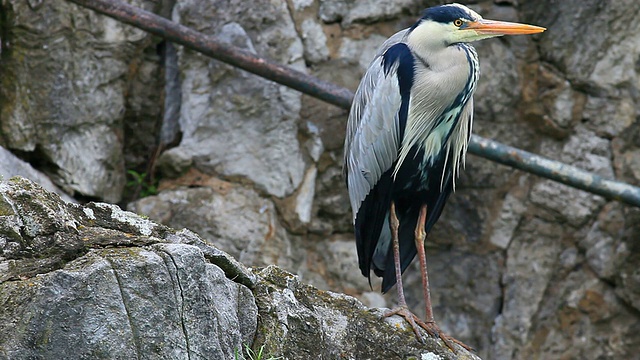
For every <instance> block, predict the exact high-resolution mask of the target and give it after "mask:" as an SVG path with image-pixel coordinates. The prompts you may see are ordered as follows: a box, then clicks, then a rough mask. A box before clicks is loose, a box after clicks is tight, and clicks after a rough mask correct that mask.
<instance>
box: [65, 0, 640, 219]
mask: <svg viewBox="0 0 640 360" xmlns="http://www.w3.org/2000/svg"><path fill="white" fill-rule="evenodd" d="M69 1H71V2H74V3H76V4H78V5H80V6H83V7H86V8H89V9H92V10H94V11H97V12H99V13H101V14H104V15H107V16H109V17H112V18H114V19H117V20H119V21H122V22H124V23H127V24H129V25H133V26H135V27H137V28H140V29H142V30H145V31H147V32H150V33H152V34H154V35H157V36H160V37H162V38H165V39H166V40H168V41H171V42H174V43H177V44H180V45H183V46H185V47H187V48H189V49H192V50H195V51H198V52H201V53H203V54H205V55H207V56H210V57H212V58H214V59H217V60H220V61H222V62H225V63H227V64H230V65H233V66H236V67H239V68H241V69H243V70H246V71H248V72H251V73H253V74H256V75H258V76H261V77H264V78H266V79H269V80H272V81H275V82H277V83H279V84H282V85H285V86H288V87H290V88H293V89H295V90H298V91H300V92H302V93H305V94H307V95H310V96H313V97H315V98H318V99H320V100H323V101H326V102H328V103H330V104H333V105H336V106H338V107H341V108H343V109H349V107H350V106H351V100H352V99H353V93H352V92H351V91H350V90H349V89H346V88H342V87H339V86H336V85H334V84H331V83H329V82H326V81H323V80H320V79H318V78H316V77H313V76H310V75H307V74H305V73H302V72H300V71H297V70H293V69H291V68H289V67H286V66H283V65H280V64H277V63H274V62H272V61H269V60H266V59H263V58H260V57H258V56H256V55H255V54H253V53H250V52H248V51H245V50H242V49H238V48H236V47H234V46H232V45H229V44H226V43H223V42H221V41H219V40H217V39H216V38H214V37H211V36H207V35H204V34H202V33H199V32H197V31H195V30H193V29H190V28H188V27H186V26H183V25H180V24H177V23H174V22H172V21H169V20H167V19H165V18H163V17H161V16H158V15H156V14H153V13H151V12H148V11H146V10H143V9H140V8H136V7H134V6H131V5H129V4H126V3H123V2H121V1H117V0H69ZM469 153H471V154H474V155H477V156H480V157H483V158H485V159H489V160H491V161H496V162H498V163H501V164H504V165H508V166H511V167H514V168H517V169H520V170H523V171H526V172H530V173H532V174H535V175H538V176H541V177H545V178H547V179H551V180H554V181H557V182H560V183H563V184H566V185H569V186H573V187H575V188H578V189H582V190H585V191H588V192H591V193H594V194H598V195H602V196H604V197H606V198H609V199H613V200H618V201H621V202H624V203H627V204H630V205H633V206H638V207H640V188H638V187H635V186H632V185H629V184H626V183H623V182H619V181H615V180H608V179H604V178H602V177H601V176H598V175H596V174H593V173H590V172H587V171H584V170H581V169H579V168H577V167H575V166H571V165H567V164H563V163H561V162H559V161H555V160H551V159H548V158H545V157H542V156H539V155H535V154H532V153H529V152H526V151H523V150H520V149H516V148H513V147H510V146H507V145H504V144H501V143H499V142H496V141H493V140H489V139H485V138H482V137H480V136H477V135H473V136H472V137H471V142H470V143H469Z"/></svg>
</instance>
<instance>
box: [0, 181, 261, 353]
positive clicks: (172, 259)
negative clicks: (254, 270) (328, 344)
mask: <svg viewBox="0 0 640 360" xmlns="http://www.w3.org/2000/svg"><path fill="white" fill-rule="evenodd" d="M0 209H1V213H0V219H1V223H0V224H1V225H0V245H1V249H2V258H1V262H0V269H1V271H0V280H1V284H0V288H1V290H0V303H1V304H3V306H2V309H0V319H1V321H0V333H1V334H3V335H2V336H1V337H0V347H1V348H2V351H1V352H2V355H3V357H6V358H11V359H27V358H41V357H42V358H50V359H52V358H65V357H68V356H69V355H70V354H74V356H77V357H80V358H82V357H93V358H129V357H131V356H132V354H137V357H138V358H186V357H190V356H194V355H198V356H202V354H208V355H207V356H210V357H212V358H218V359H231V358H233V354H234V352H235V350H236V349H239V348H240V347H241V346H242V344H250V343H252V341H253V337H254V334H255V330H256V319H257V307H256V304H255V301H254V298H253V295H252V293H251V291H250V289H249V287H248V286H252V284H253V279H254V276H253V275H251V274H250V273H249V272H248V271H247V270H246V269H244V268H243V267H242V266H240V265H238V264H237V263H235V260H233V259H232V258H230V257H228V255H225V254H224V253H222V252H221V251H219V250H217V249H215V248H212V247H210V246H207V245H206V244H205V243H204V242H203V241H202V240H201V239H200V238H199V237H197V235H195V234H193V233H191V232H189V231H179V232H176V231H173V230H170V229H168V228H166V227H164V226H161V225H157V224H155V223H152V222H151V221H149V220H145V219H142V218H140V217H138V216H136V215H134V214H132V213H127V212H124V211H122V210H120V209H119V208H118V207H117V206H112V205H108V204H89V205H87V206H79V205H73V204H68V203H64V202H63V201H62V200H61V199H60V198H59V197H57V196H55V195H53V194H51V193H47V192H46V191H44V190H43V189H42V188H39V187H37V186H35V185H34V184H33V183H30V182H28V181H26V180H20V179H19V178H13V179H11V180H9V181H8V182H2V183H0ZM223 269H226V271H227V273H226V275H225V271H224V270H223ZM229 278H234V279H235V281H232V280H230V279H229Z"/></svg>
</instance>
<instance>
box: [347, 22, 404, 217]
mask: <svg viewBox="0 0 640 360" xmlns="http://www.w3.org/2000/svg"><path fill="white" fill-rule="evenodd" d="M405 33H406V31H401V32H399V33H396V34H395V35H394V36H392V37H391V38H389V39H388V40H387V41H386V42H385V43H384V44H383V45H382V47H381V48H380V49H379V50H378V55H376V57H375V59H374V60H373V61H372V62H371V65H370V66H369V69H368V70H367V72H366V73H365V75H364V77H363V78H362V81H361V82H360V86H359V87H358V90H357V91H356V94H355V97H354V100H353V105H352V106H351V112H350V113H349V121H348V124H347V136H346V140H345V147H344V173H345V175H346V177H347V187H348V189H349V198H350V200H351V209H352V210H353V221H354V222H355V218H356V215H357V213H358V209H359V208H360V204H361V203H362V201H364V199H365V198H366V196H367V195H368V194H369V192H370V191H371V189H373V187H374V186H375V184H376V183H377V182H378V180H379V179H380V177H381V176H382V174H384V172H385V171H387V170H388V169H390V168H391V166H392V165H393V163H394V162H395V160H396V159H397V157H398V149H399V146H400V144H401V139H399V134H400V129H399V126H400V124H399V119H398V112H399V109H400V105H401V97H400V89H399V85H398V79H397V76H396V69H397V65H394V66H393V67H392V68H391V70H390V71H389V72H388V74H386V75H385V72H384V70H383V66H382V55H383V54H384V52H385V51H386V50H387V49H388V48H389V47H391V46H392V45H394V44H396V43H398V42H400V41H402V39H403V38H404V36H405Z"/></svg>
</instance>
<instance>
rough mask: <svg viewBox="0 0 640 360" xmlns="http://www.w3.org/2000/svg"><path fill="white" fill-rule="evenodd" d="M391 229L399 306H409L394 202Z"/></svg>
mask: <svg viewBox="0 0 640 360" xmlns="http://www.w3.org/2000/svg"><path fill="white" fill-rule="evenodd" d="M389 227H390V228H391V242H392V244H393V245H392V246H393V264H394V265H395V267H396V289H397V290H398V305H399V306H407V301H406V300H405V297H404V288H403V287H402V265H401V264H400V240H399V239H398V229H399V228H400V221H398V215H397V214H396V204H395V203H394V202H393V201H392V202H391V208H390V209H389Z"/></svg>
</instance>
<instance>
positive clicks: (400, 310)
mask: <svg viewBox="0 0 640 360" xmlns="http://www.w3.org/2000/svg"><path fill="white" fill-rule="evenodd" d="M393 315H399V316H402V317H403V318H404V319H405V320H406V321H407V322H408V323H409V325H411V328H412V329H413V332H414V333H415V334H416V338H417V339H418V341H420V342H421V343H424V338H423V337H422V334H421V333H420V328H422V329H424V331H426V332H427V334H429V335H430V336H432V337H435V338H440V339H441V340H442V341H443V342H444V343H445V345H447V347H448V348H449V349H451V350H452V351H453V352H454V353H455V352H456V349H455V347H454V345H453V344H457V345H460V346H462V347H463V348H465V349H466V350H468V351H474V350H473V348H472V347H470V346H469V345H467V344H465V343H463V342H462V341H460V340H458V339H455V338H453V337H451V336H449V335H447V334H445V333H443V332H442V330H440V328H439V327H438V325H436V323H435V321H426V322H425V321H422V320H421V319H420V318H419V317H418V316H416V315H415V314H414V313H412V312H411V311H410V310H409V308H408V307H407V306H406V305H405V306H399V307H397V308H395V309H392V310H389V311H387V312H386V313H385V314H384V316H385V317H389V316H393Z"/></svg>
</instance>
